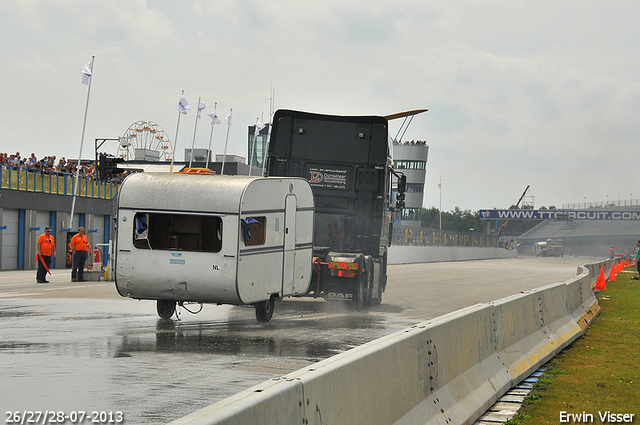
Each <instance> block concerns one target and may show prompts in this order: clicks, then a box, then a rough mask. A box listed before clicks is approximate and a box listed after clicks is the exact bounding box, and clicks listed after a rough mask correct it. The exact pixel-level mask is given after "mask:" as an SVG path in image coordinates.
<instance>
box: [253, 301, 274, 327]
mask: <svg viewBox="0 0 640 425" xmlns="http://www.w3.org/2000/svg"><path fill="white" fill-rule="evenodd" d="M254 306H255V307H256V320H257V321H258V322H260V323H267V322H269V320H271V317H273V309H274V307H275V297H271V298H269V300H268V301H263V302H259V303H255V304H254Z"/></svg>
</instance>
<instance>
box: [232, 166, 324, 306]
mask: <svg viewBox="0 0 640 425" xmlns="http://www.w3.org/2000/svg"><path fill="white" fill-rule="evenodd" d="M287 197H290V199H293V200H292V201H291V202H293V203H294V204H295V205H294V206H293V207H291V208H290V212H291V213H292V214H294V217H293V218H292V219H291V218H290V219H289V220H287V217H286V214H285V202H286V201H285V200H286V198H287ZM241 218H242V219H246V218H254V219H256V220H258V221H259V222H261V223H262V222H264V225H263V226H261V225H258V226H254V227H253V228H252V229H255V230H256V232H255V234H253V233H252V237H255V238H256V239H257V240H255V239H252V241H250V242H249V243H247V242H245V241H244V240H243V239H242V237H241V238H240V240H239V246H240V249H239V259H238V293H239V294H240V298H241V299H242V301H243V302H245V303H252V302H257V301H260V300H264V299H268V298H269V296H271V295H272V294H277V295H278V296H280V297H285V296H291V295H297V294H300V293H304V292H306V291H307V288H308V287H309V284H310V281H311V262H312V245H313V244H312V241H313V194H312V192H311V187H310V186H309V183H308V182H307V181H306V180H304V179H297V178H282V179H273V178H269V179H267V178H265V179H257V180H254V181H252V182H251V184H250V185H248V186H247V188H246V190H245V192H244V194H243V197H242V204H241ZM287 223H289V226H292V228H291V229H288V228H287V225H286V224H287ZM293 223H295V226H293ZM262 231H264V232H265V233H264V235H262V234H261V232H262ZM287 232H289V233H287ZM287 235H289V237H287ZM291 235H295V237H290V236H291ZM285 242H286V245H287V249H288V250H289V251H290V252H289V256H290V259H291V260H292V261H293V264H291V265H289V266H288V268H287V269H288V270H289V272H290V273H289V274H291V275H292V276H289V278H288V279H287V277H286V276H284V271H285ZM291 279H293V281H292V282H291Z"/></svg>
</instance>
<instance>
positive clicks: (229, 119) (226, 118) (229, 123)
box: [225, 111, 232, 127]
mask: <svg viewBox="0 0 640 425" xmlns="http://www.w3.org/2000/svg"><path fill="white" fill-rule="evenodd" d="M231 112H232V111H229V114H228V115H227V116H226V117H225V120H227V125H228V126H229V127H231Z"/></svg>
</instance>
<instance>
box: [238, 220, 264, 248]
mask: <svg viewBox="0 0 640 425" xmlns="http://www.w3.org/2000/svg"><path fill="white" fill-rule="evenodd" d="M240 222H241V225H242V238H243V240H244V246H256V245H264V243H265V241H266V234H267V232H266V229H265V228H266V226H267V217H247V218H243V219H241V220H240Z"/></svg>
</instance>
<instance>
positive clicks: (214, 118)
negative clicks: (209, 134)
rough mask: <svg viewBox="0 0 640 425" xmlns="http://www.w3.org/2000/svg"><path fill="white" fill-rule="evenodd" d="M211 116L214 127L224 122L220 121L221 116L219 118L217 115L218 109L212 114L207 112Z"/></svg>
mask: <svg viewBox="0 0 640 425" xmlns="http://www.w3.org/2000/svg"><path fill="white" fill-rule="evenodd" d="M207 115H209V116H210V117H211V126H212V127H213V126H214V125H216V124H222V121H220V118H218V116H217V115H216V110H215V109H214V110H213V112H211V113H210V114H207Z"/></svg>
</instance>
